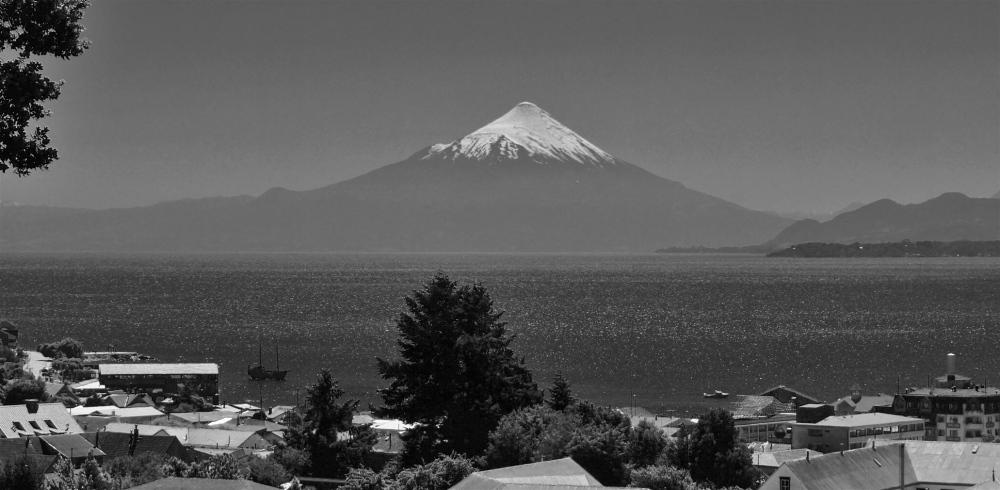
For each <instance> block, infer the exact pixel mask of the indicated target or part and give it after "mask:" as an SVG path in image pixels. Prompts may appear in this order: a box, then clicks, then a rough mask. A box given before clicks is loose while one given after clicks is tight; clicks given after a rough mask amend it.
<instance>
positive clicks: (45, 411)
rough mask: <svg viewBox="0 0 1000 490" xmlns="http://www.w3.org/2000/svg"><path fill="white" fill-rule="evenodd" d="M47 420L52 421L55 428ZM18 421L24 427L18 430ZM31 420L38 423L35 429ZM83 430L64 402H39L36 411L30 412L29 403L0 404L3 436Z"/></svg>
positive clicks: (0, 426) (74, 432) (71, 432)
mask: <svg viewBox="0 0 1000 490" xmlns="http://www.w3.org/2000/svg"><path fill="white" fill-rule="evenodd" d="M46 421H49V422H51V423H52V425H53V426H55V427H54V428H53V427H52V426H50V425H49V424H48V423H46ZM15 422H17V423H19V424H20V425H21V427H22V428H23V431H22V430H18V429H17V428H16V427H15V425H14V423H15ZM31 422H35V424H36V425H38V427H39V428H38V429H35V428H34V427H33V426H32V425H31ZM80 432H83V429H81V428H80V424H78V423H77V422H76V420H74V419H73V417H72V416H71V415H70V414H69V411H68V410H66V407H64V406H63V404H62V403H39V404H38V410H37V411H36V412H35V413H28V407H27V405H2V406H0V433H3V436H2V437H11V438H15V437H22V436H33V435H48V434H64V433H70V434H78V433H80Z"/></svg>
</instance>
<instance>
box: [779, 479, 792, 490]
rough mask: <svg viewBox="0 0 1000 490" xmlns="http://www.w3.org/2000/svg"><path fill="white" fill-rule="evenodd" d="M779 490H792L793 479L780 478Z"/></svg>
mask: <svg viewBox="0 0 1000 490" xmlns="http://www.w3.org/2000/svg"><path fill="white" fill-rule="evenodd" d="M778 490H792V479H791V478H789V477H787V476H782V477H779V478H778Z"/></svg>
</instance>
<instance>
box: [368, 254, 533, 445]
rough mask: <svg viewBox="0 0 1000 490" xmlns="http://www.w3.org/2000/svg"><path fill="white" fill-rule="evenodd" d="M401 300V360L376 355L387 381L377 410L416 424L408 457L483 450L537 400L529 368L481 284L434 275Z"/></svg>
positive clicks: (410, 433)
mask: <svg viewBox="0 0 1000 490" xmlns="http://www.w3.org/2000/svg"><path fill="white" fill-rule="evenodd" d="M405 301H406V307H407V311H406V312H403V313H401V314H400V316H399V319H398V320H397V322H396V326H397V328H398V329H399V338H398V339H397V343H398V344H399V351H400V356H401V359H399V360H395V361H387V360H385V359H381V358H379V359H378V369H379V373H380V374H381V375H382V378H383V379H387V380H392V382H391V384H390V385H389V387H388V388H385V389H382V390H380V394H381V395H382V398H383V400H384V402H385V406H384V407H382V408H381V409H379V410H378V411H377V413H378V415H380V416H383V417H388V418H398V419H402V420H404V421H406V422H410V423H418V424H420V425H418V426H417V427H416V428H414V429H412V430H410V431H408V433H407V435H406V438H405V439H404V442H405V444H406V446H405V449H404V452H403V460H404V461H405V462H407V463H410V464H412V463H417V462H420V461H427V460H430V459H431V458H433V457H434V455H436V454H442V453H452V452H455V453H459V454H466V455H477V454H480V453H481V452H482V451H483V450H484V449H485V448H486V445H487V442H488V436H489V433H490V431H492V430H493V429H494V428H496V427H497V424H498V423H499V421H500V419H501V418H502V417H503V416H504V415H506V414H508V413H510V412H513V411H514V410H517V409H519V408H523V407H528V406H531V405H535V404H537V403H539V402H540V401H541V399H542V397H541V393H540V392H539V390H538V386H537V385H536V384H535V383H534V381H532V378H531V371H530V370H528V368H527V367H526V366H525V364H524V359H523V358H522V359H518V358H516V357H515V356H514V351H513V350H512V349H511V348H510V344H511V342H512V341H513V338H512V337H508V336H507V334H506V324H505V323H504V322H502V321H500V317H501V315H502V312H499V311H496V310H495V309H494V308H493V300H492V299H491V298H490V295H489V293H487V291H486V289H485V288H484V287H483V286H482V285H479V284H475V285H472V286H469V285H465V286H461V287H460V286H459V285H458V284H456V283H455V282H453V281H451V280H450V279H449V278H448V276H446V275H444V274H442V273H438V274H437V275H435V276H434V278H432V279H431V280H430V281H429V282H428V283H427V284H425V285H424V288H423V289H422V290H415V291H413V296H412V297H407V298H406V299H405Z"/></svg>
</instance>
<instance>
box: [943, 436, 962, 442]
mask: <svg viewBox="0 0 1000 490" xmlns="http://www.w3.org/2000/svg"><path fill="white" fill-rule="evenodd" d="M944 439H945V440H946V441H949V442H961V441H962V438H961V437H945V438H944Z"/></svg>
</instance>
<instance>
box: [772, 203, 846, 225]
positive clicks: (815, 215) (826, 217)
mask: <svg viewBox="0 0 1000 490" xmlns="http://www.w3.org/2000/svg"><path fill="white" fill-rule="evenodd" d="M864 205H865V203H863V202H857V201H855V202H852V203H850V204H848V205H847V206H845V207H844V208H843V209H841V210H839V211H834V212H832V213H820V212H816V211H813V212H802V211H797V212H790V213H774V212H772V214H774V215H775V216H781V217H782V218H789V219H794V220H796V221H798V220H803V219H814V220H816V221H819V222H820V223H823V222H824V221H830V220H831V219H833V218H835V217H837V215H840V214H844V213H846V212H848V211H854V210H855V209H858V208H860V207H861V206H864Z"/></svg>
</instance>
